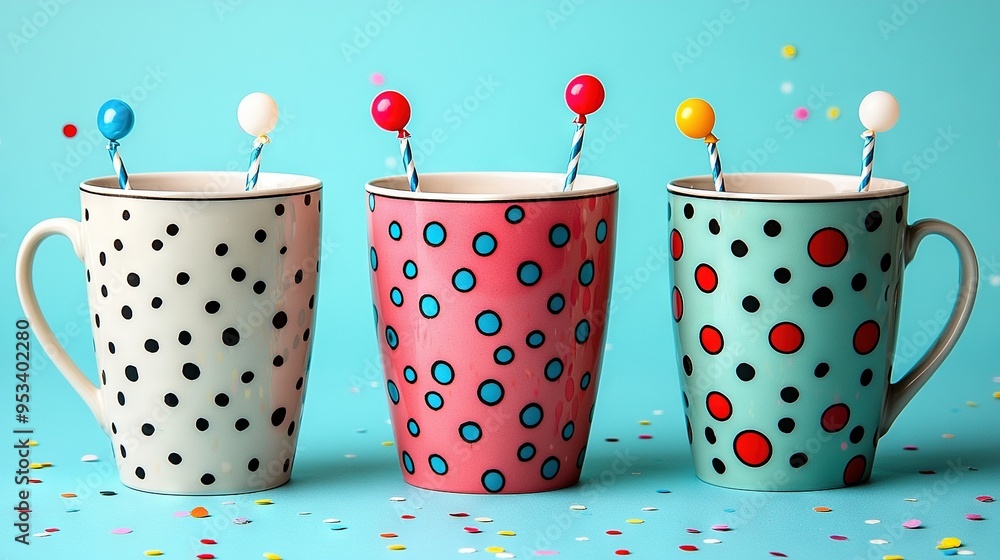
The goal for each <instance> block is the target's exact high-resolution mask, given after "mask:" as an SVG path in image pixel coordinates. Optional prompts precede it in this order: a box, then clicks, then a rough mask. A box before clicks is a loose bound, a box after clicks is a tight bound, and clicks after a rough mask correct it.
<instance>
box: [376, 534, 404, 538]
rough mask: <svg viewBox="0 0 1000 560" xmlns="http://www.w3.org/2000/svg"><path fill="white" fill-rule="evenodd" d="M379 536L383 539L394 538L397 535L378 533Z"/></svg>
mask: <svg viewBox="0 0 1000 560" xmlns="http://www.w3.org/2000/svg"><path fill="white" fill-rule="evenodd" d="M379 536H380V537H382V538H383V539H394V538H396V537H398V536H399V535H397V534H396V533H379Z"/></svg>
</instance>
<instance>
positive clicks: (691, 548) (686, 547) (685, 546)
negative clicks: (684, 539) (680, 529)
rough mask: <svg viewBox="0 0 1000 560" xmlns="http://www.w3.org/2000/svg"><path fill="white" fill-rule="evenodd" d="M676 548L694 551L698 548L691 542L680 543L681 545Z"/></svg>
mask: <svg viewBox="0 0 1000 560" xmlns="http://www.w3.org/2000/svg"><path fill="white" fill-rule="evenodd" d="M677 548H679V549H681V550H683V551H684V552H694V551H696V550H698V547H697V546H695V545H693V544H682V545H680V546H678V547H677Z"/></svg>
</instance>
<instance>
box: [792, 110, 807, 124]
mask: <svg viewBox="0 0 1000 560" xmlns="http://www.w3.org/2000/svg"><path fill="white" fill-rule="evenodd" d="M792 116H793V117H795V120H797V121H804V120H806V119H808V118H809V109H806V108H805V107H797V108H796V109H795V110H794V111H792Z"/></svg>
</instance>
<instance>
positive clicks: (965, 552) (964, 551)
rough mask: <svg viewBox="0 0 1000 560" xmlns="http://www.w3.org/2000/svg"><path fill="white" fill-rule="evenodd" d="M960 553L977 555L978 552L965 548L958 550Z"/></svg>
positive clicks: (962, 554) (960, 554)
mask: <svg viewBox="0 0 1000 560" xmlns="http://www.w3.org/2000/svg"><path fill="white" fill-rule="evenodd" d="M958 555H959V556H975V555H976V553H975V552H974V551H972V550H969V549H968V548H963V549H962V550H959V551H958Z"/></svg>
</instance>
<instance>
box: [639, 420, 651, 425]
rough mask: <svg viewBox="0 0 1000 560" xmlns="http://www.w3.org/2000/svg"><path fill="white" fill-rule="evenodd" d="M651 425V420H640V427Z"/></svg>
mask: <svg viewBox="0 0 1000 560" xmlns="http://www.w3.org/2000/svg"><path fill="white" fill-rule="evenodd" d="M650 424H652V422H650V421H649V420H639V425H640V426H648V425H650Z"/></svg>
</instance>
